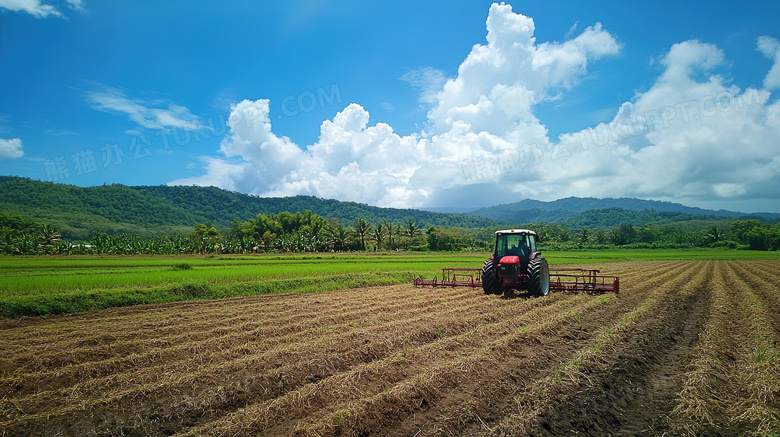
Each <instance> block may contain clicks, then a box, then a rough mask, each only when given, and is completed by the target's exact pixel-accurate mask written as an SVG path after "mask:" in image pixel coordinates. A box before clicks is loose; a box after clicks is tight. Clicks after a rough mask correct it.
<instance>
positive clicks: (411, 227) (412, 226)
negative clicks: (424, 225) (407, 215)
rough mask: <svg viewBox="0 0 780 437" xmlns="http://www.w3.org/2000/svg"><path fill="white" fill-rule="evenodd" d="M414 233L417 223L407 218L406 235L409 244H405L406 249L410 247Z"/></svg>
mask: <svg viewBox="0 0 780 437" xmlns="http://www.w3.org/2000/svg"><path fill="white" fill-rule="evenodd" d="M416 233H417V225H416V224H415V223H414V220H409V222H408V223H407V224H406V235H407V236H409V244H408V245H407V246H406V250H409V249H410V248H411V247H412V240H414V235H415V234H416Z"/></svg>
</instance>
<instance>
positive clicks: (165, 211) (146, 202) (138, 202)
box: [0, 176, 495, 239]
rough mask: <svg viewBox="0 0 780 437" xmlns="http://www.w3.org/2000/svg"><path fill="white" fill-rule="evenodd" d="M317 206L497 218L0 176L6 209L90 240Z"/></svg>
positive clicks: (484, 222)
mask: <svg viewBox="0 0 780 437" xmlns="http://www.w3.org/2000/svg"><path fill="white" fill-rule="evenodd" d="M306 210H310V211H311V212H312V213H314V214H318V215H320V216H323V217H325V218H337V219H339V220H340V221H341V222H342V223H343V224H344V225H349V224H351V223H352V221H353V220H354V219H355V218H364V219H366V220H367V221H369V222H371V223H379V222H382V221H383V220H388V221H390V222H406V221H408V220H414V221H415V222H416V223H417V224H418V226H427V225H434V226H458V227H479V228H481V227H487V226H494V225H495V222H493V221H492V220H490V219H486V218H482V217H472V216H467V215H464V214H441V213H434V212H430V211H420V210H416V209H394V208H379V207H375V206H370V205H365V204H361V203H355V202H340V201H337V200H326V199H319V198H316V197H311V196H296V197H283V198H261V197H257V196H250V195H247V194H242V193H236V192H231V191H225V190H222V189H219V188H215V187H196V186H137V187H130V186H125V185H119V184H112V185H104V186H98V187H86V188H85V187H77V186H74V185H65V184H57V183H52V182H41V181H36V180H32V179H28V178H20V177H14V176H0V211H4V212H8V213H12V214H17V215H19V216H21V217H24V218H26V219H29V220H34V221H38V222H41V223H48V224H52V225H54V226H56V227H58V228H59V229H60V231H61V232H62V234H63V237H66V238H72V239H79V238H84V239H86V238H89V237H90V236H91V234H92V233H94V232H107V233H119V232H129V233H135V234H141V235H156V234H168V233H185V232H190V231H191V230H192V228H193V226H194V225H195V224H197V223H207V222H212V223H213V224H215V225H216V226H218V227H227V226H229V225H230V223H231V222H232V221H233V220H238V221H240V222H244V221H247V220H249V219H251V218H254V217H255V216H257V214H259V213H263V214H277V213H280V212H282V211H290V212H304V211H306Z"/></svg>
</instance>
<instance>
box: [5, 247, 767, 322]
mask: <svg viewBox="0 0 780 437" xmlns="http://www.w3.org/2000/svg"><path fill="white" fill-rule="evenodd" d="M544 255H545V257H546V258H547V259H548V261H549V262H550V264H551V265H552V266H555V265H560V264H580V265H588V264H594V263H604V262H611V261H638V260H667V259H681V260H682V259H694V260H695V259H710V260H712V259H777V258H780V254H778V253H776V252H754V251H734V250H731V251H726V250H612V251H567V252H546V253H545V254H544ZM486 257H487V254H460V253H452V254H442V253H379V254H377V253H340V254H308V255H279V254H267V255H243V256H242V255H225V256H215V255H203V256H63V257H57V256H37V257H33V256H30V257H27V256H2V257H0V317H3V318H18V317H22V316H37V315H47V314H57V313H70V312H80V311H88V310H92V309H98V308H107V307H112V306H126V305H136V304H145V303H162V302H174V301H180V300H197V299H220V298H226V297H235V296H242V295H254V294H270V293H280V292H309V291H327V290H337V289H344V288H353V287H359V286H368V285H390V284H395V283H403V282H411V281H412V280H413V278H414V277H415V276H416V275H420V276H423V277H433V275H435V274H437V273H439V272H440V269H441V268H442V267H473V268H479V267H481V265H482V262H483V261H484V260H485V258H486Z"/></svg>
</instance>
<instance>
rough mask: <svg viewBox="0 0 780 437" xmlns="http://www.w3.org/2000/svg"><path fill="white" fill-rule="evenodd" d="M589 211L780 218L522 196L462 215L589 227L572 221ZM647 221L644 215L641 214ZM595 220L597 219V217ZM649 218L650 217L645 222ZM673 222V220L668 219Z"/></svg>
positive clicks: (635, 201)
mask: <svg viewBox="0 0 780 437" xmlns="http://www.w3.org/2000/svg"><path fill="white" fill-rule="evenodd" d="M591 210H602V211H601V214H602V215H603V213H604V212H609V211H607V210H612V211H616V210H625V211H643V212H648V211H650V212H658V213H674V214H661V216H670V215H671V216H675V217H676V218H681V219H695V218H694V217H685V216H695V217H696V218H702V217H709V218H713V217H719V218H731V219H737V218H754V219H758V220H776V219H778V218H780V214H777V213H759V214H745V213H742V212H734V211H725V210H718V211H715V210H710V209H702V208H696V207H690V206H685V205H681V204H679V203H672V202H660V201H655V200H641V199H631V198H620V199H612V198H606V199H596V198H592V197H584V198H583V197H567V198H565V199H558V200H555V201H552V202H543V201H540V200H531V199H525V200H521V201H519V202H515V203H510V204H505V205H496V206H491V207H488V208H480V209H478V210H476V211H471V212H468V213H466V214H468V215H471V216H477V217H485V218H489V219H491V220H495V221H498V222H514V223H559V224H570V225H575V226H577V225H578V224H579V225H584V226H585V227H587V226H592V225H594V223H593V222H590V223H587V222H588V220H587V218H586V219H584V220H583V222H582V223H577V222H580V220H579V219H576V220H573V219H574V218H575V217H577V216H578V215H579V214H581V213H583V212H585V211H591ZM595 215H597V214H591V217H590V218H591V219H593V218H595ZM645 219H646V220H647V219H648V218H647V217H645ZM597 221H599V220H597ZM652 221H653V219H652V218H650V219H649V222H652ZM670 221H677V220H674V219H673V220H670ZM611 225H612V223H607V222H601V221H599V223H598V226H611Z"/></svg>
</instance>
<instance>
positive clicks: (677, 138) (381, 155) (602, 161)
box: [172, 4, 780, 207]
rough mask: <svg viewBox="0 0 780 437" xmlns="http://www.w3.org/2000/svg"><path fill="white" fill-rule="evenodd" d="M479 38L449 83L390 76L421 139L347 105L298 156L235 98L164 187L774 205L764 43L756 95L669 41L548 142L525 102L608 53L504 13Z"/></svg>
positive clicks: (604, 39) (685, 45) (694, 48)
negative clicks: (197, 169)
mask: <svg viewBox="0 0 780 437" xmlns="http://www.w3.org/2000/svg"><path fill="white" fill-rule="evenodd" d="M486 30H487V36H486V42H485V43H483V44H475V45H474V46H473V47H472V49H471V51H470V52H469V53H468V54H467V56H466V57H465V59H464V60H463V62H462V63H461V64H460V66H459V68H458V71H457V75H455V76H454V77H451V78H445V75H444V73H443V72H441V71H439V70H436V69H432V68H428V69H426V68H423V69H418V70H415V71H412V72H410V73H408V74H407V75H405V76H404V77H403V78H402V79H403V80H405V81H407V82H409V83H410V84H412V85H413V86H415V87H417V88H418V89H419V90H420V93H421V97H420V100H421V102H423V103H426V104H427V105H429V107H430V110H429V112H428V114H427V122H426V129H425V130H424V131H421V132H418V133H415V134H412V135H405V136H401V135H398V134H397V133H395V132H394V131H393V128H392V127H391V126H389V125H387V124H385V123H382V122H378V123H372V122H371V119H370V116H369V113H368V112H367V111H366V110H365V109H364V108H363V107H362V106H360V105H359V104H356V103H352V104H349V105H348V106H346V107H345V108H344V109H343V110H342V111H341V112H339V113H338V114H337V115H336V116H335V117H334V118H333V119H332V120H325V121H324V122H322V125H321V126H320V135H319V138H318V140H317V141H316V142H315V143H314V144H311V145H307V146H300V145H297V144H295V143H293V142H292V141H291V140H290V139H289V138H286V137H279V136H278V135H276V134H274V133H273V130H272V125H271V119H270V117H269V103H268V101H267V100H264V99H260V100H256V101H249V100H244V101H242V102H240V103H237V104H235V105H233V106H232V108H231V115H230V119H229V121H228V127H229V133H228V136H227V137H226V138H225V139H224V140H223V141H222V143H221V146H220V150H219V151H220V153H221V156H220V157H208V158H203V160H204V163H205V170H206V171H205V173H204V174H202V175H200V176H196V177H193V178H187V179H181V180H178V181H174V182H172V183H173V184H198V185H216V186H220V187H223V188H227V189H232V190H238V191H243V192H248V193H254V194H259V195H263V196H286V195H296V194H308V195H315V196H319V197H326V198H336V199H340V200H352V201H359V202H365V203H370V204H375V205H381V206H396V207H413V206H437V205H441V206H452V205H474V204H482V205H487V204H497V203H507V202H511V201H515V200H518V199H520V198H523V197H531V198H537V199H541V200H553V199H557V198H562V197H567V196H597V197H606V196H635V197H645V198H656V199H664V200H677V201H683V200H686V199H698V200H705V201H706V200H708V199H715V200H717V199H737V198H739V199H774V201H776V200H777V198H778V193H776V192H775V191H776V190H774V189H773V188H772V187H776V186H778V182H780V158H778V156H780V153H779V152H780V150H778V147H777V143H776V140H775V139H776V138H778V137H780V106H778V105H780V104H778V103H777V102H775V103H771V102H770V99H769V97H770V93H769V89H771V88H773V87H776V85H775V82H774V81H775V80H776V79H775V75H774V73H772V72H774V71H777V68H780V67H778V59H780V57H779V56H778V55H777V53H778V50H777V46H778V43H777V41H776V40H774V39H772V38H764V39H760V40H759V41H758V48H759V50H761V51H762V53H764V54H765V55H767V56H768V57H770V58H771V59H773V60H774V66H773V67H772V70H771V71H770V74H769V75H768V76H767V79H766V81H765V87H766V88H765V89H757V88H745V89H742V88H739V87H737V86H735V85H733V84H731V83H730V82H729V81H728V80H727V79H725V78H724V77H722V76H721V75H719V74H717V73H716V71H717V69H718V68H719V67H721V66H723V65H726V64H727V63H726V57H725V55H724V53H723V51H722V50H720V49H719V48H717V47H716V46H714V45H711V44H706V43H703V42H700V41H695V40H693V41H684V42H680V43H678V44H675V45H673V46H672V47H671V48H670V49H669V51H668V52H667V53H666V54H665V55H664V56H663V58H662V59H661V61H660V65H661V67H662V68H663V71H662V72H661V74H660V75H659V76H658V78H657V79H656V81H655V83H653V84H652V86H651V87H650V88H649V89H647V91H644V92H641V93H637V94H636V95H635V96H634V97H633V98H632V99H631V100H630V101H627V102H625V103H623V104H622V105H621V106H620V107H619V108H616V109H615V115H614V118H613V120H612V121H611V122H609V123H602V124H600V125H598V126H593V127H591V128H587V129H583V130H581V131H578V132H571V133H566V134H563V135H560V136H559V137H558V138H550V137H549V135H548V131H547V128H546V127H545V125H544V124H543V122H542V121H540V120H539V119H538V118H537V117H536V115H535V113H534V109H535V107H536V105H538V104H540V103H542V102H546V101H551V100H558V99H565V98H566V92H567V91H568V90H570V89H572V88H573V87H576V86H577V85H578V83H579V82H580V81H581V80H582V78H583V77H584V76H585V75H587V73H588V67H589V65H590V64H591V63H593V62H595V61H597V60H598V59H600V58H603V57H605V56H614V55H616V54H618V53H619V52H620V50H621V45H620V44H619V43H618V40H617V39H616V37H615V36H614V35H612V34H611V33H610V32H609V31H607V30H606V29H604V28H603V27H602V26H601V25H600V24H598V23H596V24H594V25H592V26H589V27H587V28H585V29H584V30H583V31H582V32H580V33H579V34H577V35H574V34H573V33H574V32H573V31H572V32H571V33H572V35H571V36H569V37H568V39H567V40H565V41H563V42H538V41H537V40H536V37H535V36H534V31H535V24H534V21H533V19H531V18H530V17H527V16H524V15H521V14H517V13H514V12H513V11H512V7H511V6H510V5H506V4H500V5H499V4H493V6H491V8H490V11H489V14H488V18H487V21H486Z"/></svg>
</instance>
